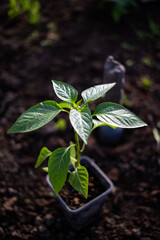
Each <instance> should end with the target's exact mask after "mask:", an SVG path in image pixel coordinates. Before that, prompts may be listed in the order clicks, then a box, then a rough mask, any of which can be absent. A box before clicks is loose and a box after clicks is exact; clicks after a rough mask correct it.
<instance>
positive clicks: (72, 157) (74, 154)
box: [70, 142, 77, 167]
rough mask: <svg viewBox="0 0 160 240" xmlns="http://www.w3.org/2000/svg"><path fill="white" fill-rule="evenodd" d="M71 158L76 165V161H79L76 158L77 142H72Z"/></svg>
mask: <svg viewBox="0 0 160 240" xmlns="http://www.w3.org/2000/svg"><path fill="white" fill-rule="evenodd" d="M70 160H71V163H72V165H73V166H74V167H75V163H76V162H77V160H76V149H75V144H73V142H70Z"/></svg>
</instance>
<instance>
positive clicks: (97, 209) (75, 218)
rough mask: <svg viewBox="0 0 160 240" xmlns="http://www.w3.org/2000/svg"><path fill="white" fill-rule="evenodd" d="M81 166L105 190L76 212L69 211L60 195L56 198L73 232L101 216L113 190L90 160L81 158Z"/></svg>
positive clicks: (108, 180)
mask: <svg viewBox="0 0 160 240" xmlns="http://www.w3.org/2000/svg"><path fill="white" fill-rule="evenodd" d="M81 165H83V166H85V167H86V168H87V169H89V170H90V171H91V172H92V174H93V175H94V176H95V177H96V178H97V180H98V181H99V183H100V184H101V185H102V186H103V188H104V189H105V190H104V192H103V193H102V194H100V195H99V196H97V197H96V198H94V199H93V200H91V201H90V202H88V203H86V204H85V205H84V206H82V207H80V208H78V209H76V210H72V209H70V208H69V207H68V206H67V204H66V203H65V202H64V200H63V199H62V198H61V196H60V195H58V196H56V198H57V199H58V201H59V202H60V205H61V207H62V210H63V212H64V215H65V216H66V219H67V220H68V222H69V223H70V224H71V226H72V227H73V228H74V229H75V230H80V229H82V228H84V227H86V226H87V225H88V224H90V223H92V222H93V221H94V220H95V219H97V218H98V217H99V216H100V215H101V214H102V212H103V206H104V203H105V200H106V197H107V195H108V194H109V193H110V192H111V191H112V189H113V183H112V182H111V181H110V179H109V178H108V177H107V176H106V175H105V174H104V173H103V171H102V170H101V169H100V168H99V167H98V166H97V165H96V164H95V163H94V162H93V161H92V160H91V159H90V158H88V157H86V156H83V157H82V158H81ZM70 167H71V166H70ZM46 179H47V183H48V184H49V186H50V187H51V189H52V191H53V193H54V189H53V187H52V184H51V182H50V180H49V176H48V175H47V177H46ZM54 194H55V193H54Z"/></svg>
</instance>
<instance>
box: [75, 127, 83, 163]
mask: <svg viewBox="0 0 160 240" xmlns="http://www.w3.org/2000/svg"><path fill="white" fill-rule="evenodd" d="M74 135H75V140H76V148H77V165H79V164H80V160H81V150H80V145H79V138H78V134H77V133H76V131H74Z"/></svg>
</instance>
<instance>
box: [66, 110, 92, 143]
mask: <svg viewBox="0 0 160 240" xmlns="http://www.w3.org/2000/svg"><path fill="white" fill-rule="evenodd" d="M69 118H70V121H71V124H72V126H73V128H74V129H75V131H76V132H77V134H78V135H79V136H80V137H81V138H82V140H83V141H84V142H85V144H87V141H88V137H89V135H90V133H91V129H92V116H91V112H90V110H89V108H88V106H85V107H84V108H83V109H81V111H78V110H76V109H71V111H70V114H69Z"/></svg>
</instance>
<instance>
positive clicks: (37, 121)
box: [8, 101, 61, 133]
mask: <svg viewBox="0 0 160 240" xmlns="http://www.w3.org/2000/svg"><path fill="white" fill-rule="evenodd" d="M60 111H61V108H60V107H59V106H58V104H57V103H56V102H55V101H44V102H41V103H39V104H37V105H35V106H33V107H31V108H29V109H28V110H27V111H25V112H24V113H22V114H21V116H20V117H19V118H18V119H17V120H16V121H15V123H14V124H13V125H12V127H11V128H10V129H9V130H8V133H22V132H31V131H33V130H36V129H38V128H40V127H43V126H44V125H45V124H47V123H49V122H50V121H51V120H52V119H53V118H55V117H56V116H57V114H58V113H59V112H60Z"/></svg>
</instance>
